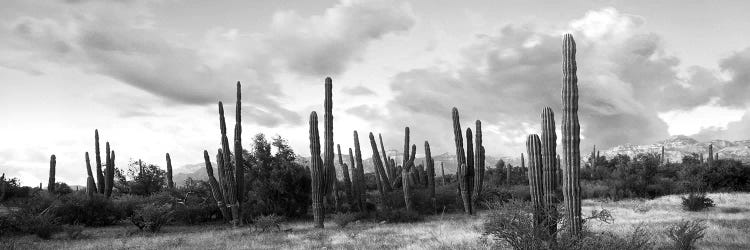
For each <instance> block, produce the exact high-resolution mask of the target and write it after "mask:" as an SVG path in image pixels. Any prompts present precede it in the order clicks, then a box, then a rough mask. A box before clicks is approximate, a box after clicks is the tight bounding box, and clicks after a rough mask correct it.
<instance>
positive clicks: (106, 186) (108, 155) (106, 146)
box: [102, 142, 112, 198]
mask: <svg viewBox="0 0 750 250" xmlns="http://www.w3.org/2000/svg"><path fill="white" fill-rule="evenodd" d="M111 163H112V151H111V149H110V147H109V142H105V143H104V165H103V166H102V167H103V168H104V196H105V197H107V198H109V196H108V195H107V190H109V187H111V186H112V183H111V182H109V178H107V177H108V176H109V165H110V164H111Z"/></svg>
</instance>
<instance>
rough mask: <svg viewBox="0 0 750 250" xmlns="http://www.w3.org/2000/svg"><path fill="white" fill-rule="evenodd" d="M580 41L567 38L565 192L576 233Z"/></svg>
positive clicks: (578, 228)
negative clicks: (577, 46)
mask: <svg viewBox="0 0 750 250" xmlns="http://www.w3.org/2000/svg"><path fill="white" fill-rule="evenodd" d="M575 54H576V44H575V41H574V40H573V36H572V35H570V34H565V36H564V38H563V65H562V66H563V67H562V68H563V70H562V71H563V88H562V103H563V105H562V106H563V118H562V134H563V135H562V143H563V162H564V163H565V170H564V171H563V173H564V174H563V196H564V198H565V205H566V206H565V207H566V208H567V210H568V211H567V216H568V221H569V223H570V231H571V233H573V235H579V234H580V232H581V223H582V220H581V182H580V173H579V172H580V168H581V160H580V158H581V155H580V142H581V137H580V129H581V128H580V125H579V124H578V77H577V76H576V70H577V69H576V60H575Z"/></svg>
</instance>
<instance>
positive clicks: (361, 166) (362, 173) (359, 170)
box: [354, 130, 367, 212]
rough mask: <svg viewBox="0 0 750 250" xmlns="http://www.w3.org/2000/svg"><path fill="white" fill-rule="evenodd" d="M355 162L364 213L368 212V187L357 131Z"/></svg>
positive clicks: (355, 133)
mask: <svg viewBox="0 0 750 250" xmlns="http://www.w3.org/2000/svg"><path fill="white" fill-rule="evenodd" d="M354 160H356V164H357V175H359V181H358V182H359V184H358V185H357V186H359V196H360V198H359V199H360V200H361V201H362V202H361V203H360V209H361V210H362V211H363V212H367V204H366V203H367V186H366V185H365V167H364V164H362V151H361V150H360V148H359V134H357V131H356V130H355V131H354Z"/></svg>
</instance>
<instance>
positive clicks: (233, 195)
mask: <svg viewBox="0 0 750 250" xmlns="http://www.w3.org/2000/svg"><path fill="white" fill-rule="evenodd" d="M219 128H220V130H221V151H220V154H221V158H220V159H221V162H222V165H223V172H224V173H223V176H222V175H219V177H222V178H221V179H222V181H221V182H222V186H223V187H224V188H225V190H224V196H225V197H226V200H225V201H226V202H227V206H228V207H229V210H230V211H231V212H232V220H231V223H232V225H235V226H236V225H239V224H240V221H239V218H240V210H239V203H237V183H236V179H235V169H234V166H233V165H232V157H231V152H230V151H229V139H228V138H227V125H226V122H225V120H224V104H223V103H221V102H219ZM240 154H241V152H240Z"/></svg>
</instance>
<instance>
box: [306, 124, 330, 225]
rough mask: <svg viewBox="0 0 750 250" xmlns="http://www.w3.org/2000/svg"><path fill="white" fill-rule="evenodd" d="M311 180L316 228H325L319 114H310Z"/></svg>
mask: <svg viewBox="0 0 750 250" xmlns="http://www.w3.org/2000/svg"><path fill="white" fill-rule="evenodd" d="M310 178H311V179H312V209H313V218H314V220H315V227H316V228H323V219H324V217H325V207H323V197H324V196H325V187H326V186H327V184H326V183H325V181H326V178H325V171H324V166H323V161H322V159H320V135H319V134H318V114H316V113H315V111H313V112H312V113H310Z"/></svg>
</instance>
